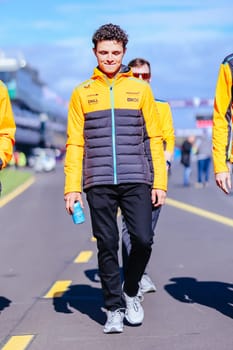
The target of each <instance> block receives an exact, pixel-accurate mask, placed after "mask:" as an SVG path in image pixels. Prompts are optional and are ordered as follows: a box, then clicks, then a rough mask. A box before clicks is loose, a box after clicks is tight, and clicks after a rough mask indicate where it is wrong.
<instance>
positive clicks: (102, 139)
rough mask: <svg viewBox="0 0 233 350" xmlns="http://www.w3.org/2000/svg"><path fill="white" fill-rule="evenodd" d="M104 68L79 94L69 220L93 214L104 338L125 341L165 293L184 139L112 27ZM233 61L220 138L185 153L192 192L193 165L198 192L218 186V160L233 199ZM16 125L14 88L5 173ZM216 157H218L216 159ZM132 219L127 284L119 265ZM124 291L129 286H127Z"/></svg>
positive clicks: (2, 160)
mask: <svg viewBox="0 0 233 350" xmlns="http://www.w3.org/2000/svg"><path fill="white" fill-rule="evenodd" d="M92 43H93V53H94V55H95V57H96V61H97V66H96V67H95V68H94V71H93V74H92V76H91V77H90V78H88V79H87V80H86V81H84V82H83V83H82V84H80V85H78V86H77V87H75V88H74V90H73V92H72V95H71V99H70V103H69V111H68V120H67V142H66V156H65V162H64V172H65V186H64V200H65V208H66V211H67V213H68V214H72V213H73V208H74V204H75V202H80V204H81V207H83V206H84V204H83V202H84V200H83V194H82V192H84V193H85V195H86V199H87V202H88V205H89V210H90V216H91V225H92V231H93V236H94V237H95V238H96V240H97V248H98V268H99V276H100V280H101V286H102V291H103V297H104V304H105V308H106V314H107V319H106V323H105V325H104V328H103V332H104V333H106V334H108V333H121V332H123V328H124V320H125V319H126V320H127V322H128V323H129V324H132V325H140V324H141V323H142V322H143V319H144V310H143V306H142V303H141V300H142V295H143V294H144V293H146V292H154V291H156V284H155V282H154V281H152V280H151V278H150V276H149V275H148V273H147V266H148V263H149V261H150V256H151V252H152V245H153V240H154V232H155V229H156V225H157V222H158V218H159V215H160V212H161V208H162V206H163V205H164V204H165V202H166V193H167V184H168V173H169V169H170V167H171V163H172V160H173V153H174V146H175V132H174V127H173V121H172V113H171V109H170V106H169V104H168V103H167V102H166V101H163V100H159V99H158V98H157V96H154V94H153V92H152V89H151V86H150V81H151V67H150V63H149V61H147V60H146V59H143V58H135V59H132V60H131V61H130V62H129V63H128V64H127V65H124V64H123V59H124V55H125V53H126V50H127V44H128V35H127V33H126V32H125V31H124V30H123V29H122V28H121V27H120V26H118V25H114V24H111V23H110V24H104V25H102V26H101V27H99V28H98V29H97V30H96V31H95V33H94V34H93V37H92ZM232 76H233V54H231V55H229V56H227V57H226V58H225V59H224V61H223V63H222V64H221V66H220V70H219V77H218V80H217V86H216V95H215V102H214V115H213V133H212V135H207V134H206V132H203V135H201V137H194V136H193V135H190V136H189V137H188V138H187V139H185V140H184V142H183V143H182V145H181V159H180V162H181V164H182V166H183V169H184V172H183V185H184V186H190V174H191V170H192V169H191V163H192V156H193V155H195V157H196V160H197V182H196V186H197V187H205V186H208V184H209V176H210V169H211V167H210V166H211V161H212V158H213V166H214V176H215V180H216V184H217V186H219V187H220V188H221V190H223V191H224V192H225V193H227V194H228V193H229V192H230V190H231V163H232V161H233V154H232V142H231V141H232V140H231V134H232V114H233V96H232ZM15 130H16V127H15V122H14V117H13V114H12V109H11V105H10V99H9V96H8V94H7V89H6V87H5V86H4V85H3V84H2V83H1V84H0V169H2V168H4V167H5V166H6V165H7V163H9V161H10V159H11V157H12V153H13V145H14V142H15V139H14V137H15ZM212 155H213V157H212ZM119 208H120V210H121V214H122V223H123V224H122V233H121V235H122V257H123V271H124V276H123V281H122V277H121V273H120V266H119V260H118V249H119V236H120V234H119V228H118V223H117V212H118V209H119ZM122 282H123V283H122Z"/></svg>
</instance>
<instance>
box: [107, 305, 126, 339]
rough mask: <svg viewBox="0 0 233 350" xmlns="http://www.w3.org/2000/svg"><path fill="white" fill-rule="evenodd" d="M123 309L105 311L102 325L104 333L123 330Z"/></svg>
mask: <svg viewBox="0 0 233 350" xmlns="http://www.w3.org/2000/svg"><path fill="white" fill-rule="evenodd" d="M122 310H123V309H117V310H115V311H110V310H109V311H107V321H106V323H105V325H104V330H103V331H104V333H122V332H123V320H124V316H125V314H124V312H123V311H122Z"/></svg>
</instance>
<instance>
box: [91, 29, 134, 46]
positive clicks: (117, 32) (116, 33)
mask: <svg viewBox="0 0 233 350" xmlns="http://www.w3.org/2000/svg"><path fill="white" fill-rule="evenodd" d="M103 40H116V41H117V42H122V44H123V47H124V48H125V47H126V45H127V43H128V35H127V34H126V32H125V31H124V30H123V29H121V27H120V26H118V25H116V24H112V23H109V24H104V25H102V26H101V27H99V28H98V29H97V30H96V32H95V33H94V34H93V37H92V42H93V44H94V47H95V48H96V46H97V43H98V41H103Z"/></svg>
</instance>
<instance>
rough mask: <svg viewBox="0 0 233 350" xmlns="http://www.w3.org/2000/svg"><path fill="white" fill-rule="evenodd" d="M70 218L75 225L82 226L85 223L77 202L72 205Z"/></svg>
mask: <svg viewBox="0 0 233 350" xmlns="http://www.w3.org/2000/svg"><path fill="white" fill-rule="evenodd" d="M72 218H73V222H74V223H75V224H82V223H83V222H84V221H85V216H84V212H83V209H82V207H81V205H80V203H79V202H75V203H74V212H73V214H72Z"/></svg>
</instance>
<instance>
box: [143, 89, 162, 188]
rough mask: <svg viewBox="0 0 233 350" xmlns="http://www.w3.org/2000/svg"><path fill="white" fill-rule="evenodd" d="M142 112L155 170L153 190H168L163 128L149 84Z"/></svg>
mask: <svg viewBox="0 0 233 350" xmlns="http://www.w3.org/2000/svg"><path fill="white" fill-rule="evenodd" d="M142 112H143V116H144V119H145V124H146V130H147V134H148V137H149V141H150V150H151V156H152V164H153V170H154V181H153V188H155V189H161V190H164V191H166V190H167V171H166V162H165V156H164V150H163V138H162V127H161V123H160V115H159V111H158V109H157V107H156V104H155V103H154V96H153V93H152V90H151V88H150V86H149V84H148V86H146V91H145V95H144V99H143V106H142Z"/></svg>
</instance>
